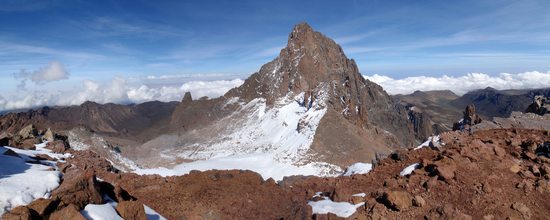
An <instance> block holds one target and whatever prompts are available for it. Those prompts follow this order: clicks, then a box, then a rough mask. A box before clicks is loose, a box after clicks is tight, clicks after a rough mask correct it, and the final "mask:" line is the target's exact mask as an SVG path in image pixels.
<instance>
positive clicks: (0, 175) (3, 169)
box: [0, 143, 72, 215]
mask: <svg viewBox="0 0 550 220" xmlns="http://www.w3.org/2000/svg"><path fill="white" fill-rule="evenodd" d="M45 145H46V143H43V144H38V145H35V146H36V150H21V149H17V148H11V147H0V152H1V154H0V215H2V214H3V213H4V212H6V211H9V210H11V209H12V208H14V207H16V206H20V205H27V204H29V203H31V202H32V201H33V200H35V199H38V198H48V197H49V196H50V192H51V191H52V190H53V189H55V188H57V187H58V186H59V182H60V180H61V178H60V175H61V174H60V172H59V171H56V169H57V167H56V166H55V164H56V162H54V161H45V160H43V161H39V163H37V162H38V161H37V160H36V159H33V157H34V156H36V155H38V154H46V155H48V156H50V157H52V158H57V159H58V161H59V162H63V161H64V159H65V158H67V157H70V156H72V155H70V154H56V153H52V152H51V151H50V150H48V149H45V148H44V147H45ZM8 149H9V150H12V151H14V152H15V153H17V155H19V157H15V156H8V155H3V153H4V152H6V151H7V150H8Z"/></svg>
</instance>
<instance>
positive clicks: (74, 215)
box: [50, 204, 86, 220]
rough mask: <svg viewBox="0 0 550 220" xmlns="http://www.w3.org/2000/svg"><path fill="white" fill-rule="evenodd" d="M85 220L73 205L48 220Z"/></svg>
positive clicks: (55, 213)
mask: <svg viewBox="0 0 550 220" xmlns="http://www.w3.org/2000/svg"><path fill="white" fill-rule="evenodd" d="M66 219H71V220H86V218H84V216H82V214H80V211H79V209H78V207H76V205H74V204H69V205H67V207H65V208H63V209H61V210H59V211H56V212H54V213H52V214H51V215H50V220H66Z"/></svg>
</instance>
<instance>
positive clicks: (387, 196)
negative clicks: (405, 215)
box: [383, 191, 413, 211]
mask: <svg viewBox="0 0 550 220" xmlns="http://www.w3.org/2000/svg"><path fill="white" fill-rule="evenodd" d="M383 200H384V202H385V204H386V205H387V206H388V207H389V208H392V209H394V210H397V211H403V210H407V209H408V208H410V207H411V206H412V205H413V204H412V196H411V194H409V193H408V192H406V191H390V192H386V193H384V195H383Z"/></svg>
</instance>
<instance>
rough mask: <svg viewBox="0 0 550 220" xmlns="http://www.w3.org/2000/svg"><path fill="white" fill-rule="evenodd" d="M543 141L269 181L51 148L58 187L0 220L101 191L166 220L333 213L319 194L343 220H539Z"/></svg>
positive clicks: (65, 209)
mask: <svg viewBox="0 0 550 220" xmlns="http://www.w3.org/2000/svg"><path fill="white" fill-rule="evenodd" d="M549 143H550V132H549V131H541V130H531V129H492V130H479V131H476V132H474V133H472V134H470V133H469V132H459V131H455V132H447V133H444V134H442V135H441V136H440V142H435V141H434V142H432V143H431V144H430V145H429V146H426V147H423V148H420V149H417V150H414V149H409V150H401V151H397V152H395V153H393V154H391V155H390V156H389V157H388V158H386V159H382V160H380V161H379V163H378V164H376V166H375V168H374V169H373V170H372V171H371V172H369V173H368V174H362V175H353V176H349V177H345V176H341V177H336V178H321V177H312V176H310V177H302V176H296V177H287V178H285V179H284V180H283V181H279V182H278V183H277V182H275V181H273V180H272V179H268V180H263V179H262V177H261V176H260V175H258V174H256V173H253V172H250V171H241V170H230V171H207V172H198V171H197V172H192V173H190V174H188V175H183V176H174V177H160V176H157V175H144V176H139V175H136V174H132V173H121V172H118V171H117V170H116V169H115V168H114V167H112V165H111V163H110V162H108V161H107V160H105V159H103V158H101V157H99V156H98V155H97V154H95V153H94V152H92V151H74V150H72V149H70V148H69V149H64V148H56V149H54V150H55V151H62V152H60V153H71V154H72V155H73V157H72V158H67V159H66V162H65V163H61V162H60V163H59V164H58V167H59V170H60V171H61V172H62V173H63V180H62V182H61V185H60V186H59V187H58V188H57V189H55V190H54V191H53V192H52V193H51V196H50V198H49V199H39V200H35V201H34V202H32V203H31V204H29V205H27V206H20V207H16V208H13V209H12V210H11V211H10V212H7V213H4V215H3V216H2V219H39V218H42V219H83V217H82V215H81V214H80V212H79V211H80V210H81V209H83V207H84V206H85V205H87V204H102V203H105V201H104V198H105V196H104V195H108V196H109V197H110V198H112V199H113V200H116V202H118V206H117V208H116V209H117V212H118V214H119V215H120V216H122V217H123V218H125V219H145V213H144V211H143V208H141V207H143V205H141V204H146V205H147V206H149V207H151V208H153V209H154V210H156V211H157V212H159V213H160V214H161V215H163V216H164V217H166V218H168V219H338V218H340V217H338V216H337V215H335V214H332V213H328V214H319V211H317V213H314V210H312V206H311V205H310V204H312V202H314V201H320V200H327V201H328V200H330V201H334V202H347V203H349V204H350V205H351V204H357V206H355V207H357V208H356V210H354V212H353V213H350V214H349V216H348V217H347V218H348V219H421V218H425V219H507V218H508V219H545V218H547V217H548V216H550V203H548V202H547V201H548V200H549V199H550V158H549V157H548V156H550V155H549V154H548V153H549V150H550V146H548V145H549ZM545 144H546V145H545ZM52 149H53V148H52ZM406 167H409V168H411V169H409V172H406V171H404V169H405V168H406ZM400 173H401V174H403V175H400ZM308 203H309V204H308ZM340 216H342V215H340Z"/></svg>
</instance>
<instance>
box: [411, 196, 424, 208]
mask: <svg viewBox="0 0 550 220" xmlns="http://www.w3.org/2000/svg"><path fill="white" fill-rule="evenodd" d="M413 205H414V206H417V207H424V206H425V205H426V200H424V198H422V196H420V195H416V196H414V198H413Z"/></svg>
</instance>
